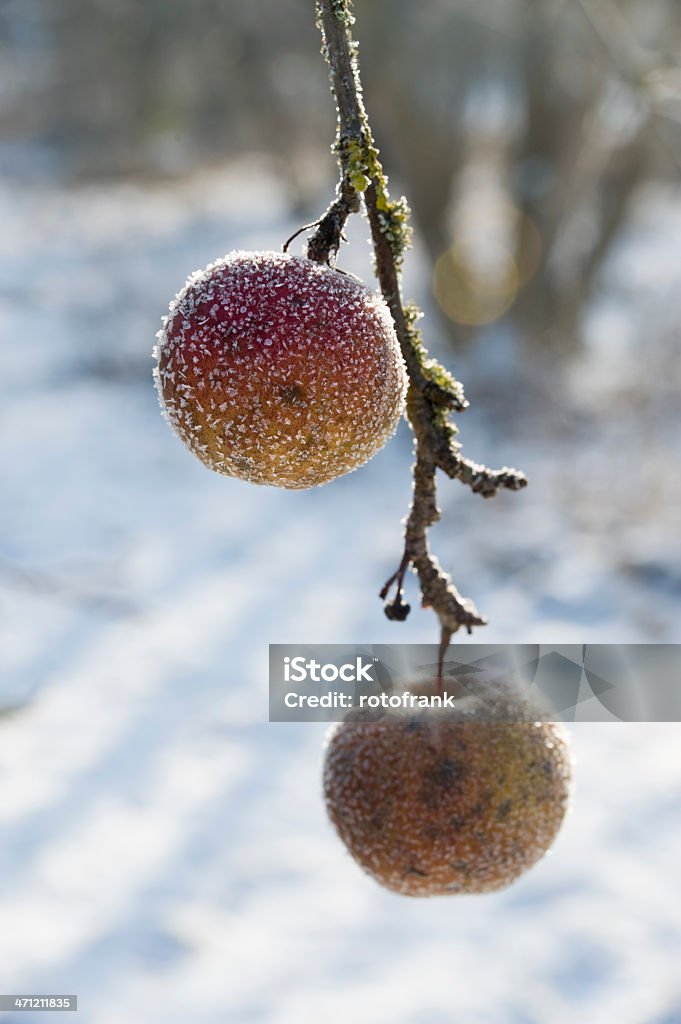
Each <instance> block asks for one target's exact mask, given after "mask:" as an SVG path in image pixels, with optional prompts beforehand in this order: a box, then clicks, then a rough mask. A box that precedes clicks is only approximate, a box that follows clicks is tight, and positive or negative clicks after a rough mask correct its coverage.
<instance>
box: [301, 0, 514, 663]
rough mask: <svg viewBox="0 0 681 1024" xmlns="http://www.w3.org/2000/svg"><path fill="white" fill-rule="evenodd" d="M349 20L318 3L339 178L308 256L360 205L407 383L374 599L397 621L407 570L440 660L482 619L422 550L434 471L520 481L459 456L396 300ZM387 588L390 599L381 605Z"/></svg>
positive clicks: (456, 399) (383, 198) (497, 483)
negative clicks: (400, 467) (399, 547)
mask: <svg viewBox="0 0 681 1024" xmlns="http://www.w3.org/2000/svg"><path fill="white" fill-rule="evenodd" d="M354 20H355V19H354V16H353V14H352V9H351V3H350V0H317V23H318V25H319V28H320V31H321V33H322V41H323V45H322V53H323V55H324V57H325V59H326V61H327V63H328V65H329V72H330V78H331V89H332V92H333V95H334V98H335V101H336V108H337V111H338V127H337V136H336V143H335V151H336V155H337V157H338V162H339V165H340V172H341V176H340V181H339V183H338V187H337V190H336V198H335V200H334V201H333V202H332V203H331V205H330V206H329V208H328V210H327V211H326V213H325V214H324V215H323V216H322V217H321V218H320V220H319V221H318V222H317V224H316V231H315V233H314V234H313V236H312V237H311V238H310V240H309V242H308V256H309V257H310V258H311V259H314V260H318V261H319V262H327V263H331V264H332V265H333V262H334V261H335V258H336V254H337V252H338V249H339V247H340V243H341V240H342V233H343V228H344V226H345V222H346V220H347V218H348V217H349V216H350V214H351V213H356V212H358V211H359V210H360V208H361V203H362V201H363V202H364V206H365V209H366V213H367V217H368V220H369V226H370V229H371V237H372V243H373V249H374V267H375V273H376V277H377V279H378V283H379V285H380V288H381V292H382V293H383V297H384V299H385V301H386V303H387V304H388V307H389V309H390V312H391V314H392V318H393V321H394V324H395V331H396V333H397V337H398V339H399V343H400V348H401V350H402V355H403V357H404V361H405V364H406V367H407V373H408V375H409V391H408V394H407V410H406V411H407V418H408V420H409V423H410V425H411V427H412V430H413V432H414V437H415V447H416V461H415V463H414V469H413V471H414V483H413V497H412V503H411V506H410V509H409V515H408V517H407V523H406V527H405V535H404V553H403V555H402V559H401V561H400V565H399V568H398V569H397V571H396V572H395V573H394V574H393V576H391V578H390V579H389V580H388V581H387V583H386V584H385V586H384V587H383V589H382V590H381V594H380V596H381V597H382V598H383V599H384V600H385V601H386V603H385V612H386V615H387V616H388V618H391V619H398V620H401V619H404V618H406V616H407V614H408V612H409V605H408V604H406V603H405V601H404V597H403V585H404V577H405V574H406V572H407V569H409V568H412V569H413V570H414V572H415V573H416V575H417V576H418V580H419V584H420V589H421V597H422V603H423V606H424V607H430V608H432V609H433V611H434V612H435V614H436V615H437V617H438V620H439V622H440V628H441V654H443V653H444V649H445V648H446V646H447V644H448V643H449V640H450V638H451V636H452V634H453V633H455V632H456V631H457V630H458V629H460V628H461V627H462V626H463V627H464V628H465V629H467V630H468V632H471V630H472V629H473V627H474V626H481V625H484V623H485V621H486V620H485V619H484V618H483V616H482V615H481V614H480V613H479V612H478V610H477V608H476V607H475V605H474V604H473V602H472V601H470V600H469V599H468V598H465V597H462V596H461V594H460V593H459V592H458V590H457V589H456V587H455V586H454V583H453V582H452V579H451V578H450V576H449V575H448V574H447V573H446V572H445V571H444V570H443V568H442V567H441V565H440V564H439V562H438V560H437V558H436V557H435V556H434V554H433V553H432V552H431V551H430V548H429V546H428V530H429V529H430V527H431V526H432V525H433V524H434V523H435V522H437V520H438V519H439V518H440V510H439V508H438V505H437V491H436V473H437V470H438V469H439V470H441V472H443V473H444V474H445V475H446V476H448V477H450V478H451V479H453V480H460V481H461V482H462V483H464V484H466V485H467V486H468V487H470V488H471V490H472V491H474V492H475V493H476V494H481V495H482V496H483V497H485V498H491V497H493V496H494V495H495V494H497V493H498V491H499V490H501V489H506V490H512V491H517V490H520V489H521V488H522V487H524V486H525V485H526V483H527V479H526V477H525V476H524V474H523V473H521V472H519V471H518V470H516V469H510V468H508V467H504V468H503V469H500V470H492V469H488V467H487V466H483V465H480V464H478V463H475V462H473V461H471V460H470V459H468V458H465V457H464V456H463V455H462V454H461V446H460V444H459V443H458V442H457V441H456V440H455V437H456V433H457V428H456V426H455V424H454V423H453V422H452V420H451V413H452V412H463V411H464V410H465V409H466V408H467V406H468V402H467V401H466V399H465V396H464V393H463V388H462V386H461V384H460V383H459V382H458V381H457V380H456V379H455V378H454V377H453V376H452V374H450V373H449V371H447V370H446V369H445V368H444V367H442V366H441V365H440V364H439V363H438V362H437V360H435V359H431V358H430V357H429V356H428V352H427V350H426V347H425V345H424V342H423V339H422V336H421V333H420V331H419V329H418V327H417V321H418V319H419V317H420V315H421V314H420V312H419V310H418V308H417V307H416V306H415V305H414V304H413V303H409V304H405V303H404V302H403V300H402V292H401V287H400V271H401V269H402V263H403V260H404V255H405V252H406V251H407V249H408V248H409V246H410V243H411V228H410V225H409V207H408V204H407V201H406V200H405V199H404V198H403V197H400V198H398V199H391V198H390V193H389V191H388V180H387V178H386V176H385V173H384V171H383V168H382V166H381V162H380V159H379V152H378V149H377V148H376V145H375V143H374V139H373V135H372V132H371V127H370V124H369V119H368V116H367V112H366V108H365V106H364V100H363V96H362V87H361V82H360V74H359V61H358V50H357V44H356V42H355V41H354V39H353V38H352V35H351V28H352V25H353V24H354ZM393 589H394V590H395V593H394V596H393V597H389V595H390V593H391V591H392V590H393Z"/></svg>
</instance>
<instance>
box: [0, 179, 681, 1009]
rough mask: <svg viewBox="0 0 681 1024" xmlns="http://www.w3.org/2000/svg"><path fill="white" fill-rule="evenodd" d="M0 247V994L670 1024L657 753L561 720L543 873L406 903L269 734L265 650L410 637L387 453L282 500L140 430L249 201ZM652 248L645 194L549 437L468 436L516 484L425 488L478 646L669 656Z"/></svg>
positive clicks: (214, 182)
mask: <svg viewBox="0 0 681 1024" xmlns="http://www.w3.org/2000/svg"><path fill="white" fill-rule="evenodd" d="M246 170H248V169H246ZM0 223H2V226H3V230H2V232H0V338H1V342H0V344H1V346H2V373H1V374H0V393H1V400H0V438H1V445H2V448H1V451H0V473H1V477H0V478H1V479H2V496H3V497H2V504H1V506H0V711H2V712H3V713H2V714H0V991H2V992H7V993H10V992H15V991H38V992H41V991H42V992H48V991H51V992H69V993H78V995H79V1000H80V1010H79V1012H80V1018H79V1019H81V1020H84V1021H87V1022H88V1024H90V1022H91V1024H120V1022H121V1021H140V1022H142V1021H144V1022H149V1024H155V1022H159V1024H160V1022H161V1021H163V1022H164V1024H175V1022H177V1024H180V1022H182V1024H186V1022H191V1024H214V1022H215V1024H217V1022H224V1021H230V1022H231V1021H233V1022H235V1024H251V1022H252V1024H261V1022H262V1024H265V1022H267V1024H301V1022H303V1024H305V1022H307V1021H313V1020H326V1021H328V1022H329V1024H345V1022H346V1021H347V1020H348V1019H353V1020H358V1021H362V1022H365V1021H366V1022H367V1024H445V1022H446V1024H450V1022H456V1024H458V1022H463V1024H478V1022H479V1024H483V1022H484V1024H487V1022H489V1024H506V1022H508V1024H563V1022H565V1024H574V1022H575V1021H580V1022H582V1021H584V1022H587V1024H613V1022H617V1024H679V1022H681V970H680V969H679V964H681V910H680V908H681V884H680V882H679V870H678V866H679V863H680V862H681V757H679V740H680V738H681V726H678V725H672V724H669V725H664V724H647V725H586V724H581V725H576V726H574V727H573V729H572V734H573V741H574V749H575V756H576V759H577V791H576V797H575V806H574V810H573V812H572V814H571V816H570V818H569V820H568V822H567V824H566V825H565V827H564V829H563V831H562V834H561V836H560V837H559V840H558V842H557V844H556V846H555V849H554V851H553V853H552V854H551V855H550V856H549V857H548V858H547V859H546V860H545V861H544V862H542V863H541V864H540V865H539V866H538V867H536V868H535V869H534V870H533V871H532V872H531V873H530V874H529V875H528V876H527V877H526V878H525V879H523V880H522V881H521V882H520V883H518V884H517V885H516V886H515V887H513V888H512V889H511V890H509V891H508V892H506V893H503V894H500V895H495V896H489V897H477V898H461V897H457V898H452V899H449V900H435V901H424V902H419V901H413V902H412V901H407V900H404V899H402V898H400V897H397V896H393V895H391V894H388V893H385V892H382V891H381V890H379V889H378V888H377V887H376V886H375V885H374V883H373V882H371V881H370V880H369V879H367V878H365V877H364V876H363V875H362V874H361V873H360V871H359V870H358V869H357V868H356V867H355V866H354V864H353V863H352V862H351V861H350V860H349V859H348V858H347V856H346V855H345V854H344V852H343V851H342V849H341V848H340V846H339V844H338V842H337V840H336V838H335V836H334V835H333V833H332V832H331V829H330V827H329V826H328V824H327V822H326V820H325V815H324V810H323V807H322V803H321V798H320V762H321V740H322V735H323V730H322V728H321V727H319V726H315V725H310V724H298V725H293V724H290V725H270V724H268V723H267V721H266V718H267V686H266V683H267V680H266V670H267V644H268V643H270V642H278V643H286V642H293V641H296V642H301V641H302V642H311V643H323V642H327V643H332V642H349V643H379V642H388V643H389V642H397V641H399V640H400V639H403V640H404V641H405V642H407V641H408V642H410V643H413V642H433V640H434V639H435V636H434V623H433V621H432V619H431V617H430V616H429V614H427V613H425V612H421V611H419V610H415V611H414V612H413V613H412V616H411V618H410V619H409V621H408V623H406V624H405V625H403V626H399V625H397V624H392V623H389V622H387V621H386V620H385V619H384V617H383V615H382V613H381V609H380V603H379V602H378V599H377V597H376V592H377V590H378V588H379V587H380V585H381V583H382V582H383V580H384V579H385V577H386V576H387V575H389V573H390V572H391V571H392V570H393V568H394V567H395V563H396V560H397V559H398V557H399V548H400V524H399V521H400V518H401V517H402V516H403V514H404V512H405V510H406V506H407V503H408V498H409V486H410V480H409V469H408V467H409V462H410V440H409V435H408V431H407V429H406V428H404V427H403V428H401V433H400V434H399V435H398V437H397V439H396V440H395V441H394V442H393V443H392V444H391V445H390V446H389V448H388V449H387V450H385V451H384V452H383V453H381V455H379V456H378V457H377V458H376V459H375V460H374V461H373V462H372V463H371V464H370V465H369V466H367V467H365V468H363V469H362V470H360V471H359V472H357V473H355V474H353V475H351V476H349V477H346V478H344V479H342V480H339V481H337V482H336V483H334V484H332V485H329V486H327V487H325V488H322V489H319V490H315V491H312V492H307V493H305V492H303V493H285V492H278V491H275V490H268V489H260V488H252V487H249V486H248V485H246V484H242V483H240V482H238V481H234V480H228V479H226V478H220V477H217V476H215V475H212V474H210V473H209V472H207V471H206V470H205V469H204V468H203V467H202V466H200V465H199V464H198V463H197V462H195V460H193V459H191V458H190V457H189V456H188V454H187V453H186V452H185V451H184V449H183V448H182V447H181V445H180V444H179V442H178V441H177V440H176V439H175V438H174V437H173V436H172V435H171V434H170V432H169V431H168V429H167V427H166V425H165V424H164V423H163V421H162V419H161V417H160V415H159V411H158V407H157V404H156V396H155V394H154V391H153V388H152V386H151V365H152V364H151V359H150V350H151V346H152V344H153V336H154V333H155V331H156V329H157V326H158V322H159V319H160V316H161V314H162V313H163V312H164V310H165V308H166V306H167V301H168V299H169V298H170V296H171V294H172V293H173V292H174V291H175V290H177V288H179V286H180V285H181V284H182V282H183V280H184V277H185V275H186V274H187V273H188V272H189V271H190V270H193V269H195V268H196V267H199V266H201V265H203V264H205V263H206V262H208V261H209V260H210V259H212V258H214V257H215V256H216V255H219V254H220V253H222V252H224V251H226V250H228V249H231V248H236V247H242V248H278V246H279V244H280V243H281V241H282V239H283V238H285V237H286V236H287V235H288V234H289V233H290V231H291V230H292V228H293V227H295V226H296V225H292V224H291V222H290V219H289V215H288V213H287V211H286V209H285V208H284V206H283V205H282V204H281V203H280V202H279V200H278V197H277V194H276V192H275V191H274V190H273V189H272V187H271V183H270V182H269V181H268V180H267V178H266V177H264V176H262V175H259V174H257V173H255V172H252V173H244V168H243V167H242V168H235V169H234V170H232V171H230V172H226V173H224V174H211V175H206V176H204V177H203V178H201V179H195V180H194V181H192V182H188V183H186V184H182V185H173V186H171V185H163V186H157V187H154V188H152V187H149V186H143V185H138V184H118V185H108V186H104V185H101V186H87V187H86V186H81V187H80V188H76V189H73V190H58V189H40V188H38V187H35V188H32V189H28V188H26V189H22V188H18V187H16V186H15V185H13V186H12V187H11V188H10V187H9V186H5V187H4V188H0ZM362 233H363V225H362V224H361V222H358V223H357V224H355V225H353V228H352V238H353V240H354V242H353V246H352V249H351V250H349V251H348V254H347V255H346V256H345V266H347V267H350V268H352V269H356V270H358V271H363V270H364V269H365V268H366V266H367V262H368V247H367V246H366V244H365V243H364V242H363V241H362ZM680 244H681V204H679V202H678V200H677V201H676V203H675V204H672V203H671V202H670V197H669V196H666V197H662V198H659V197H657V198H656V197H654V196H651V197H648V199H647V201H646V203H645V204H644V206H643V207H642V210H641V212H640V216H639V218H638V220H637V221H636V222H635V224H634V227H633V228H632V231H631V233H630V237H629V238H628V239H627V240H626V241H625V244H623V245H622V246H621V248H620V250H619V252H618V254H617V258H616V259H614V260H613V261H612V264H611V266H610V267H609V269H608V276H607V279H606V280H607V285H608V288H607V291H606V293H605V294H604V297H603V298H602V299H601V300H600V302H599V303H598V304H597V305H596V306H595V307H594V310H593V314H592V316H591V320H590V327H589V345H588V346H587V349H586V351H585V354H584V356H583V357H582V358H581V359H580V361H579V362H578V364H577V365H576V366H575V367H574V368H573V369H572V370H570V372H569V373H568V372H566V373H565V376H564V378H561V379H560V380H559V381H555V382H547V395H546V397H547V402H546V406H545V409H544V411H537V412H534V413H533V411H532V410H531V409H523V408H522V402H519V406H520V408H519V410H518V411H517V413H516V414H515V415H514V417H513V419H512V421H510V422H506V421H501V422H500V421H499V418H498V416H497V415H496V414H495V410H494V409H489V408H484V401H483V399H482V397H480V398H479V400H478V406H477V407H476V406H475V405H474V407H473V409H472V410H471V411H470V412H468V413H467V414H466V416H465V417H464V418H463V420H462V423H461V426H462V439H463V440H464V442H465V444H466V449H467V451H468V453H469V454H470V455H472V456H473V457H474V458H479V459H485V460H488V461H493V462H495V463H496V464H503V463H512V464H513V463H515V464H518V465H520V466H522V468H524V469H525V470H526V471H527V472H528V474H529V475H530V477H531V483H532V486H531V487H530V488H529V489H528V490H527V491H526V492H524V493H523V494H521V495H506V496H501V497H500V498H499V499H497V500H496V501H494V502H486V503H483V502H481V500H480V499H478V498H476V497H474V496H472V495H469V494H468V493H466V492H465V491H464V490H463V489H461V488H455V487H454V486H453V485H450V486H449V487H447V486H446V484H445V485H444V486H443V490H442V493H443V501H444V504H445V506H446V509H447V515H446V517H445V521H444V523H443V524H442V525H441V526H439V527H438V529H437V530H436V531H435V535H434V536H435V538H436V546H437V549H438V552H439V555H440V557H441V560H442V561H443V562H444V563H445V564H446V565H448V566H452V567H453V568H454V569H455V575H456V578H457V582H458V584H459V586H460V588H461V589H462V590H463V591H464V592H465V593H467V594H470V595H471V596H472V597H474V598H475V600H476V601H477V602H478V604H479V606H480V608H481V609H482V610H483V611H484V612H485V613H486V614H487V615H488V616H489V617H490V620H491V624H490V626H488V627H487V629H486V631H485V632H484V633H478V635H477V637H475V638H474V639H477V641H478V642H482V641H484V640H489V641H490V642H510V641H519V642H544V643H548V642H565V643H577V642H587V641H591V642H601V643H603V642H628V643H631V642H637V641H642V642H643V641H646V642H650V641H659V642H675V641H679V640H681V626H680V625H679V622H680V621H681V584H680V580H681V550H680V548H679V531H678V510H679V507H680V505H681V493H680V492H681V483H680V480H681V475H680V474H679V472H678V470H679V465H678V457H679V456H678V453H679V441H680V439H681V438H680V434H681V429H680V428H681V416H679V409H678V393H679V391H678V388H679V384H680V377H679V375H680V373H681V356H680V354H679V334H678V325H677V321H678V288H679V284H680V283H681V274H680V272H679V267H678V259H677V258H676V255H675V254H678V250H679V245H680ZM417 263H418V260H414V261H413V264H412V265H414V264H417ZM424 287H425V282H424V281H423V280H422V275H421V276H419V272H418V267H417V270H416V272H414V270H412V276H411V280H410V282H409V288H410V289H411V290H412V291H415V292H416V293H418V294H419V295H421V296H422V294H423V292H424ZM653 314H654V316H655V330H654V331H651V330H650V324H651V318H652V317H653ZM430 322H431V324H433V325H434V321H432V320H431V321H430ZM433 329H434V327H433ZM495 346H496V347H495ZM447 358H448V360H449V361H450V362H451V361H452V354H451V352H450V354H449V355H448V356H447ZM506 358H508V359H510V358H511V357H510V356H508V355H507V357H506ZM504 367H505V364H504V356H503V348H502V347H500V346H498V344H497V342H495V340H494V339H493V338H489V339H486V340H484V341H483V342H481V344H480V346H479V347H478V350H476V351H475V352H473V353H469V354H468V355H466V356H465V357H462V359H461V363H460V365H459V366H458V367H456V369H457V370H458V372H459V374H460V375H461V376H462V378H463V379H464V381H465V383H466V385H467V391H468V395H469V397H470V398H471V399H473V401H474V402H475V400H476V395H477V394H478V393H479V395H480V396H482V395H483V394H484V392H485V387H484V385H485V379H484V378H485V374H487V375H488V377H493V376H494V375H495V374H500V373H503V372H505V369H504ZM481 406H483V407H481ZM546 410H548V412H547V411H546ZM301 541H302V542H303V543H301ZM0 1016H3V1015H1V1014H0ZM5 1019H7V1020H12V1019H16V1020H21V1021H23V1022H24V1024H30V1022H31V1021H34V1020H36V1021H37V1020H38V1019H41V1020H42V1019H43V1017H42V1015H40V1014H32V1013H22V1014H21V1016H20V1017H19V1016H18V1015H16V1016H15V1017H14V1018H13V1017H12V1016H11V1015H5Z"/></svg>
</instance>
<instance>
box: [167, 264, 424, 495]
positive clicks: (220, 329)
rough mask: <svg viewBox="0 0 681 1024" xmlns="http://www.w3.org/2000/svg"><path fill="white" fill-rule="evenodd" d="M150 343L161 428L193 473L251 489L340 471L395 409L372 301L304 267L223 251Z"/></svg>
mask: <svg viewBox="0 0 681 1024" xmlns="http://www.w3.org/2000/svg"><path fill="white" fill-rule="evenodd" d="M157 337H158V346H157V348H156V349H155V350H154V354H155V355H156V357H157V359H158V366H157V367H156V369H155V372H154V376H155V381H156V387H157V390H158V394H159V399H160V402H161V408H162V410H163V412H164V415H165V417H166V418H167V420H168V422H169V424H170V426H171V427H172V428H173V430H174V431H175V432H176V433H177V434H178V436H179V437H180V438H181V440H182V441H183V442H184V444H185V445H186V446H187V447H188V448H189V450H190V451H191V452H193V453H194V455H196V456H197V457H198V458H199V459H200V460H201V461H202V462H203V463H205V465H207V466H209V467H210V468H211V469H213V470H215V471H216V472H218V473H224V474H226V475H228V476H235V477H239V478H240V479H242V480H248V481H249V482H251V483H255V484H270V485H272V486H275V487H286V488H294V489H300V488H306V487H313V486H315V485H317V484H324V483H327V482H328V481H330V480H333V479H335V478H336V477H338V476H341V475H343V474H344V473H349V472H350V471H351V470H354V469H357V468H358V467H359V466H361V465H363V464H364V463H365V462H367V461H368V460H369V459H370V458H371V457H372V456H373V455H375V454H376V452H378V451H379V450H380V449H381V448H382V447H383V445H384V444H385V442H386V441H387V440H388V439H389V438H390V437H391V436H392V434H393V433H394V432H395V430H396V428H397V424H398V422H399V419H400V416H401V414H402V411H403V408H404V399H405V392H406V384H407V381H406V372H405V368H404V363H403V360H402V355H401V352H400V348H399V343H398V341H397V337H396V335H395V330H394V327H393V323H392V319H391V316H390V312H389V310H388V307H387V306H386V304H385V303H384V301H383V300H382V299H381V298H380V297H379V296H378V295H376V294H375V293H374V292H372V291H371V290H370V289H369V288H367V287H366V286H365V285H364V284H362V283H361V282H360V281H359V280H357V278H355V277H352V276H350V275H348V274H343V273H341V272H340V271H337V270H333V269H331V268H330V267H328V266H325V265H322V264H319V263H315V262H313V261H311V260H308V259H304V258H302V257H298V256H291V255H288V254H284V253H275V252H233V253H229V254H228V255H227V256H225V257H224V258H223V259H220V260H218V261H217V262H215V263H212V264H210V265H209V266H208V267H206V268H205V269H204V270H202V271H198V272H196V273H195V274H193V275H192V276H191V277H190V278H189V279H188V280H187V283H186V285H185V287H184V288H183V289H182V291H180V292H179V293H178V295H177V296H176V297H175V299H174V301H173V302H172V304H171V306H170V310H169V313H168V316H167V317H166V318H165V319H164V322H163V328H162V330H161V331H159V333H158V336H157Z"/></svg>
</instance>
